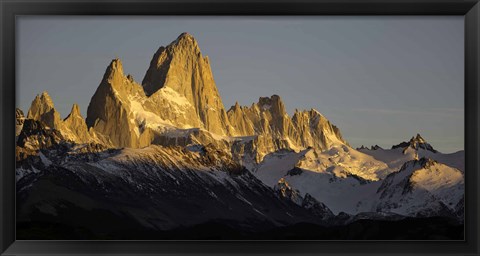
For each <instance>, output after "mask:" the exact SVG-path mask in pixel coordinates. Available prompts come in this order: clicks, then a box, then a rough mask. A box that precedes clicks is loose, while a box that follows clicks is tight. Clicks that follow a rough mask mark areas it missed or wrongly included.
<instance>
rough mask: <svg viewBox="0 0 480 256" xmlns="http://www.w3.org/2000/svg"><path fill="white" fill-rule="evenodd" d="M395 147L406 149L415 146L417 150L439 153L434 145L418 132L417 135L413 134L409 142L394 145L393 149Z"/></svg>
mask: <svg viewBox="0 0 480 256" xmlns="http://www.w3.org/2000/svg"><path fill="white" fill-rule="evenodd" d="M395 148H402V149H403V151H405V150H406V149H407V148H413V149H415V150H418V149H424V150H428V151H431V152H433V153H437V152H438V151H437V150H435V149H434V148H433V147H432V145H430V144H429V143H428V142H427V141H426V140H425V139H424V138H423V137H422V136H421V135H420V134H418V133H417V135H416V136H413V137H412V138H411V139H410V140H409V141H408V142H406V141H404V142H402V143H400V144H398V145H394V146H392V149H395Z"/></svg>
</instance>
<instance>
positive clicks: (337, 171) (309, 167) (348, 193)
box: [254, 145, 387, 214]
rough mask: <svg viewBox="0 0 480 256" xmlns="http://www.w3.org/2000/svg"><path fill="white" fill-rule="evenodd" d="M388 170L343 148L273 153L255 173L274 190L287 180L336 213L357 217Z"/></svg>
mask: <svg viewBox="0 0 480 256" xmlns="http://www.w3.org/2000/svg"><path fill="white" fill-rule="evenodd" d="M385 169H387V165H386V164H385V163H383V162H380V161H377V160H375V159H374V158H372V157H371V156H368V155H365V154H363V153H361V152H358V151H357V150H355V149H353V148H350V147H348V146H345V145H342V146H334V147H332V148H331V149H330V150H325V151H318V150H315V149H307V150H303V151H301V152H299V153H296V152H293V151H283V152H276V153H272V154H270V155H267V156H266V157H265V158H264V160H263V162H262V163H260V164H259V165H258V167H257V169H256V170H255V171H254V174H255V176H256V177H257V178H259V179H260V180H261V181H263V182H264V183H265V184H267V185H268V186H271V187H273V186H276V185H277V183H278V182H279V181H280V180H285V181H286V182H288V184H289V185H290V186H292V188H294V189H297V190H298V191H299V193H300V194H301V195H302V196H304V195H306V194H309V195H311V196H312V197H314V198H315V199H316V200H318V201H320V202H322V203H325V204H326V205H327V206H328V207H329V208H330V209H331V210H332V211H333V213H335V214H338V213H339V212H346V213H349V214H355V213H357V212H360V211H363V210H366V209H369V206H370V205H365V204H366V201H367V200H365V199H367V198H368V197H370V196H372V195H373V194H374V193H375V191H376V189H377V188H378V186H379V183H375V181H378V180H379V179H381V178H383V176H382V175H384V170H385ZM363 201H365V202H363ZM359 202H360V203H359ZM362 202H363V203H362Z"/></svg>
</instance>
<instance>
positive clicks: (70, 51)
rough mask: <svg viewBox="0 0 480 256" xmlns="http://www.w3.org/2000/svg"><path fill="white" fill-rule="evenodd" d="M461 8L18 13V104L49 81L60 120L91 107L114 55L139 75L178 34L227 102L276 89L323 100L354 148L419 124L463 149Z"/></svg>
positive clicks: (305, 102) (427, 134)
mask: <svg viewBox="0 0 480 256" xmlns="http://www.w3.org/2000/svg"><path fill="white" fill-rule="evenodd" d="M463 22H464V17H463V16H448V17H447V16H423V17H422V16H417V17H415V16H371V17H354V16H351V17H349V16H323V17H192V16H190V17H186V16H183V17H179V16H177V17H165V16H164V17H75V18H74V17H67V16H65V17H34V16H29V17H27V16H22V17H17V48H16V50H17V90H18V91H17V105H18V106H19V107H20V108H21V109H22V110H24V111H25V112H26V111H28V108H29V107H30V103H31V101H32V100H33V98H34V97H35V95H36V94H38V93H41V92H42V91H44V90H47V91H48V92H49V94H50V95H51V96H52V99H53V101H54V103H55V106H56V108H57V110H58V111H59V112H60V113H61V115H62V118H64V117H65V116H66V115H68V113H69V112H70V109H71V106H72V104H73V103H74V102H77V103H78V104H79V105H80V108H81V112H82V114H84V115H85V113H86V109H87V106H88V103H89V102H90V98H91V96H92V95H93V94H94V92H95V90H96V88H97V86H98V85H99V83H100V80H101V79H102V76H103V73H104V72H105V69H106V67H107V65H108V64H109V63H110V61H111V59H113V58H115V57H119V58H120V59H122V62H123V65H124V71H125V72H126V73H130V74H132V75H133V76H134V78H135V80H136V81H137V82H141V80H142V78H143V76H144V74H145V72H146V70H147V68H148V65H149V63H150V60H151V58H152V56H153V54H154V53H155V51H156V50H157V49H158V47H160V46H161V45H167V44H169V43H170V42H171V41H173V40H174V39H175V38H177V36H178V35H179V34H181V33H182V32H189V33H190V34H192V35H193V36H194V37H195V38H196V39H197V41H198V43H199V46H200V48H201V50H202V53H203V54H204V55H207V56H209V58H210V61H211V65H212V70H213V74H214V78H215V81H216V84H217V87H218V89H219V91H220V94H221V96H222V99H223V102H224V104H225V107H226V109H228V108H229V107H230V106H231V105H233V104H234V103H235V101H238V102H239V103H240V104H241V105H250V104H252V103H253V102H256V101H257V100H258V97H260V96H270V95H272V94H278V95H280V96H281V97H282V99H283V100H284V102H285V105H286V107H287V109H288V111H289V113H290V114H292V113H293V111H294V110H295V108H298V109H310V108H315V109H317V110H319V111H320V112H321V113H323V114H324V115H325V116H326V117H327V118H328V119H330V120H331V121H332V122H333V123H334V124H335V125H337V126H338V127H339V128H340V130H341V132H342V134H343V136H344V137H345V138H346V139H347V141H349V142H350V144H351V145H352V146H354V147H356V146H360V145H362V144H365V145H373V144H378V145H380V146H383V147H390V146H391V145H392V144H397V143H399V142H401V141H404V140H407V139H409V138H410V137H412V136H413V135H415V134H416V133H420V134H422V136H423V137H424V138H425V139H426V140H427V141H429V142H430V143H431V144H432V145H433V146H434V147H435V148H437V149H438V150H440V151H442V152H453V151H457V150H460V149H463V147H464V140H463V136H464V98H463V97H464V89H463V87H464V31H463V25H464V23H463Z"/></svg>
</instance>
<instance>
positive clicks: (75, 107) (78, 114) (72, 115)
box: [65, 103, 83, 120]
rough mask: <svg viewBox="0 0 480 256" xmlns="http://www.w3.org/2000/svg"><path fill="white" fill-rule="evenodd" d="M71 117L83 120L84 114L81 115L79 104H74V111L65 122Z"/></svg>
mask: <svg viewBox="0 0 480 256" xmlns="http://www.w3.org/2000/svg"><path fill="white" fill-rule="evenodd" d="M71 117H80V118H82V119H83V117H82V114H81V113H80V107H79V106H78V104H77V103H74V104H73V106H72V110H71V111H70V114H69V115H68V116H67V117H66V118H65V120H67V119H69V118H71Z"/></svg>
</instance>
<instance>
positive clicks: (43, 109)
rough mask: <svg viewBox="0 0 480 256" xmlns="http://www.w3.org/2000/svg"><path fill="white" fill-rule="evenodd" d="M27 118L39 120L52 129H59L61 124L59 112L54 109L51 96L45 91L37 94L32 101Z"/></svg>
mask: <svg viewBox="0 0 480 256" xmlns="http://www.w3.org/2000/svg"><path fill="white" fill-rule="evenodd" d="M27 118H28V119H33V120H37V121H41V122H43V123H44V124H45V125H46V126H48V127H49V128H52V129H59V128H61V126H62V120H61V119H60V113H58V112H57V110H55V106H54V104H53V101H52V98H51V97H50V95H48V93H47V92H46V91H44V92H43V93H42V94H40V95H37V96H36V97H35V99H34V100H33V101H32V104H31V106H30V109H29V110H28V114H27Z"/></svg>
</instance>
